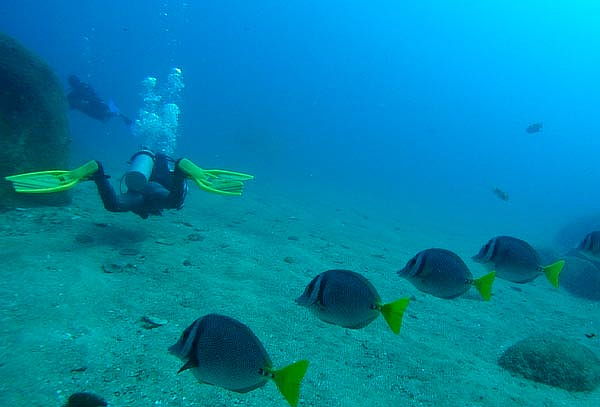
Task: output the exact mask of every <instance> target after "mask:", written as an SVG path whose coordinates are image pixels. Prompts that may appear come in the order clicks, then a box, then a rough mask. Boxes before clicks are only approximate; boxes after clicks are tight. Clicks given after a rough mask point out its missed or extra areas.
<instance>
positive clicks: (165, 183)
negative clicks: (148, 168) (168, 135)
mask: <svg viewBox="0 0 600 407" xmlns="http://www.w3.org/2000/svg"><path fill="white" fill-rule="evenodd" d="M169 160H170V159H169V158H168V157H167V156H166V155H164V154H160V153H159V154H156V157H155V159H154V168H153V170H152V175H151V176H150V180H149V182H148V184H147V185H146V187H145V188H144V189H143V190H142V191H140V192H137V191H131V190H130V191H127V192H126V193H124V194H117V193H116V192H115V190H114V188H113V187H112V185H111V184H110V181H109V180H108V176H107V175H105V174H104V170H103V168H102V165H101V164H100V163H98V167H99V168H98V171H97V172H96V173H95V174H94V175H93V176H92V177H91V178H92V179H93V180H94V182H95V183H96V186H97V187H98V192H99V193H100V198H102V202H103V203H104V208H106V210H108V211H110V212H129V211H131V212H133V213H135V214H137V215H139V216H141V217H142V218H143V219H146V218H147V217H148V216H149V215H161V214H162V210H163V209H181V208H182V207H183V201H184V200H185V195H186V192H187V185H186V182H185V179H186V177H185V174H184V173H183V172H182V171H181V170H180V169H179V168H178V166H177V165H175V169H174V170H173V171H171V170H170V169H169Z"/></svg>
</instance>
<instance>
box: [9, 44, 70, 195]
mask: <svg viewBox="0 0 600 407" xmlns="http://www.w3.org/2000/svg"><path fill="white" fill-rule="evenodd" d="M67 110H68V107H67V101H66V98H65V95H64V92H63V89H62V86H61V84H60V82H59V80H58V78H57V77H56V75H55V74H54V73H53V72H52V70H51V69H50V67H49V66H48V65H47V64H46V63H45V62H44V61H42V60H41V59H40V58H39V57H38V56H36V55H35V54H33V53H32V52H30V51H29V50H27V49H26V48H25V47H23V46H22V45H21V44H19V43H18V42H17V41H16V40H14V39H13V38H11V37H9V36H7V35H5V34H2V33H0V206H11V205H17V204H19V205H26V204H27V203H29V202H33V203H41V204H63V203H66V202H67V201H68V195H67V194H65V193H61V194H50V195H20V196H19V195H17V194H16V193H14V192H13V190H12V188H11V186H10V184H9V183H8V182H6V181H5V180H4V177H5V176H6V175H10V174H15V173H21V172H30V171H41V170H47V169H63V168H68V164H69V160H68V158H69V142H70V138H69V123H68V117H67Z"/></svg>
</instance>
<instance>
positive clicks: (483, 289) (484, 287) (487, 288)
mask: <svg viewBox="0 0 600 407" xmlns="http://www.w3.org/2000/svg"><path fill="white" fill-rule="evenodd" d="M494 278H496V272H495V271H492V272H491V273H488V274H486V275H485V276H483V277H479V278H477V279H475V280H473V285H474V286H475V288H477V291H479V294H481V297H482V298H483V300H484V301H489V300H490V298H492V284H493V283H494Z"/></svg>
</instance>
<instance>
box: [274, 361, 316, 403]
mask: <svg viewBox="0 0 600 407" xmlns="http://www.w3.org/2000/svg"><path fill="white" fill-rule="evenodd" d="M307 369H308V360H299V361H298V362H296V363H292V364H291V365H289V366H286V367H284V368H282V369H279V370H273V371H270V372H269V373H270V374H271V375H272V376H271V377H272V379H273V381H274V382H275V384H276V385H277V388H278V389H279V392H280V393H281V394H282V395H283V397H285V399H286V400H287V402H288V403H290V406H292V407H296V406H297V405H298V401H299V400H300V384H301V383H302V379H303V378H304V375H305V374H306V370H307Z"/></svg>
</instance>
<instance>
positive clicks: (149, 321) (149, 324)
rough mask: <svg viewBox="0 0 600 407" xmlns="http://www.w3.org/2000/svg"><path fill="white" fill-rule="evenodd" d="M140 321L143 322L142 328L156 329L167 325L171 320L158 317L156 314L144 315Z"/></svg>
mask: <svg viewBox="0 0 600 407" xmlns="http://www.w3.org/2000/svg"><path fill="white" fill-rule="evenodd" d="M140 322H141V324H142V328H144V329H154V328H158V327H159V326H163V325H166V324H167V323H168V322H169V321H167V320H166V319H160V318H156V317H154V316H149V315H144V316H143V317H141V318H140Z"/></svg>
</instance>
